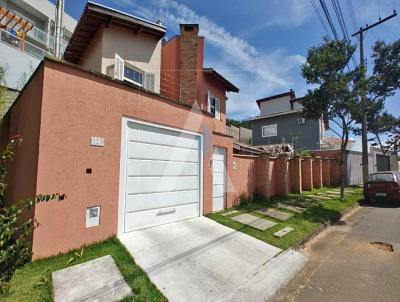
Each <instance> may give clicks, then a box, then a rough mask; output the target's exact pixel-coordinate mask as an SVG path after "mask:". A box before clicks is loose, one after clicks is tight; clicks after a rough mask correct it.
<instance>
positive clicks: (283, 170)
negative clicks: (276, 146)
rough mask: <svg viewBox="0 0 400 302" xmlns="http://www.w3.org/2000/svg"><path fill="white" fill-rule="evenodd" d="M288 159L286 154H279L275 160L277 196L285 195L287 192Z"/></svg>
mask: <svg viewBox="0 0 400 302" xmlns="http://www.w3.org/2000/svg"><path fill="white" fill-rule="evenodd" d="M287 162H288V160H287V157H286V156H284V155H283V156H280V157H279V158H278V159H277V160H276V167H275V170H276V177H277V179H276V180H275V190H274V191H275V192H276V195H278V196H287V195H288V194H289V179H288V178H289V173H288V172H289V171H288V163H287Z"/></svg>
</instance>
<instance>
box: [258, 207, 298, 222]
mask: <svg viewBox="0 0 400 302" xmlns="http://www.w3.org/2000/svg"><path fill="white" fill-rule="evenodd" d="M256 212H257V213H260V214H263V215H266V216H268V217H272V218H275V219H278V220H282V221H286V220H289V219H290V218H292V217H293V214H289V213H285V212H282V211H279V210H275V209H269V208H262V209H259V210H258V211H256Z"/></svg>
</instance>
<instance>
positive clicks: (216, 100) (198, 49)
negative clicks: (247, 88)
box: [161, 24, 239, 132]
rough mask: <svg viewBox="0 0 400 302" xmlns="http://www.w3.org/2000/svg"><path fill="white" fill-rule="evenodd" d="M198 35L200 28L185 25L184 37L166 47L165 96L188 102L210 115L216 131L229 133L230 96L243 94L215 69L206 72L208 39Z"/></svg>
mask: <svg viewBox="0 0 400 302" xmlns="http://www.w3.org/2000/svg"><path fill="white" fill-rule="evenodd" d="M198 33H199V26H198V25H197V24H181V26H180V35H176V36H174V37H172V38H171V39H169V40H168V41H166V42H165V43H163V46H162V60H161V94H163V95H166V96H169V97H171V98H173V99H184V100H188V101H189V102H190V103H191V104H193V106H194V107H195V108H199V109H200V110H203V111H207V112H209V113H210V114H211V115H213V116H214V117H215V120H214V125H215V129H216V130H218V131H219V132H225V126H226V102H227V97H226V92H228V91H231V92H239V88H237V87H236V86H235V85H233V84H232V83H231V82H229V81H228V80H227V79H225V78H224V77H223V76H222V75H220V74H219V73H218V72H217V71H215V70H214V69H213V68H204V66H203V57H204V37H200V36H198ZM193 58H196V60H193Z"/></svg>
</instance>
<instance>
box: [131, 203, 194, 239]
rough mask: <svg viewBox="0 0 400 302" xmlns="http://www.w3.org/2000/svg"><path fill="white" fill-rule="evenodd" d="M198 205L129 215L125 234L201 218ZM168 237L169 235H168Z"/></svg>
mask: <svg viewBox="0 0 400 302" xmlns="http://www.w3.org/2000/svg"><path fill="white" fill-rule="evenodd" d="M198 213H199V210H198V204H188V205H182V206H179V207H172V208H164V209H155V210H149V211H141V212H133V213H127V214H126V218H125V232H131V231H134V230H137V229H142V228H146V227H151V226H155V225H159V224H164V223H170V222H174V221H178V220H183V219H189V218H194V217H197V216H199V214H198ZM166 236H168V234H166Z"/></svg>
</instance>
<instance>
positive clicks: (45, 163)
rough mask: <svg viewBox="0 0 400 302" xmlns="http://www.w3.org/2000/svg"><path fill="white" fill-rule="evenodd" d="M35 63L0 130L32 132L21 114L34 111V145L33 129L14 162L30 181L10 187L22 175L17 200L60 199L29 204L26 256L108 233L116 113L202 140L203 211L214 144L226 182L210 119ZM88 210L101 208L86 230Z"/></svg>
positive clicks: (113, 210) (113, 199) (112, 222)
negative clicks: (31, 216)
mask: <svg viewBox="0 0 400 302" xmlns="http://www.w3.org/2000/svg"><path fill="white" fill-rule="evenodd" d="M43 64H44V65H43V66H42V67H41V68H42V69H41V70H40V72H37V73H36V74H35V75H34V77H33V79H32V81H31V82H30V83H29V84H28V85H27V87H26V88H25V90H24V91H26V93H23V94H22V95H21V97H20V98H19V100H18V101H17V104H19V105H18V106H20V107H18V106H17V105H14V107H13V109H12V110H11V113H10V117H11V118H10V120H9V123H8V127H7V129H3V131H6V132H7V131H10V130H8V129H16V130H15V131H14V132H15V133H20V131H19V129H21V128H20V127H21V123H22V124H24V123H25V125H27V128H33V127H32V126H31V121H30V116H25V115H27V114H29V115H30V114H35V112H37V113H36V115H35V116H36V117H37V118H39V117H40V121H38V123H37V126H38V127H39V125H40V137H39V140H38V138H37V134H38V133H39V130H38V129H37V134H36V138H35V136H31V137H30V136H29V135H27V136H28V139H32V140H34V139H35V141H34V142H32V143H29V144H27V145H26V147H25V148H27V151H26V152H25V153H24V155H23V159H20V160H18V161H17V162H18V165H21V171H25V170H22V169H25V167H23V168H22V166H23V164H24V165H28V166H29V165H33V164H34V163H35V161H36V162H37V173H36V177H35V175H30V174H27V175H26V176H24V177H23V178H14V179H13V181H11V182H10V190H15V191H18V192H20V188H19V187H20V186H21V185H20V183H21V179H25V178H26V179H27V180H29V181H27V185H29V186H33V187H32V188H30V190H27V192H26V193H24V195H30V196H31V195H34V193H36V194H39V193H55V192H60V193H65V194H67V196H68V199H67V200H66V201H64V202H62V203H47V204H39V205H38V206H36V208H35V218H36V219H37V220H38V221H39V223H40V227H38V228H37V229H36V230H35V231H34V234H33V252H34V258H40V257H45V256H48V255H51V254H54V253H58V252H64V251H67V250H69V249H72V248H77V247H79V246H81V245H82V244H87V243H90V242H93V241H97V240H102V239H104V238H107V237H108V236H111V235H113V234H116V232H117V221H118V200H119V167H120V146H121V118H122V117H123V116H126V117H132V118H136V119H140V120H144V121H148V122H152V123H157V124H162V125H167V126H170V127H175V128H178V129H186V130H190V131H194V132H198V133H202V134H203V135H204V171H203V175H204V179H203V181H204V187H203V196H204V205H203V211H204V213H209V212H211V209H212V171H211V159H212V153H213V147H214V146H220V147H223V148H226V150H227V178H228V179H231V175H232V169H233V168H232V167H233V165H232V150H233V141H232V138H230V137H227V136H223V135H216V134H213V131H214V129H213V118H211V117H210V116H209V115H208V114H203V113H202V112H199V111H194V110H192V108H190V107H188V106H186V105H182V104H180V103H179V102H173V101H169V100H167V99H164V98H162V97H160V96H158V95H156V94H154V95H153V94H149V93H146V92H144V91H139V90H137V89H136V88H133V87H130V86H128V85H124V84H121V83H117V82H115V81H112V80H110V79H106V78H104V77H101V76H97V75H94V74H92V73H89V72H86V71H83V70H81V69H78V68H76V67H72V66H70V65H66V64H62V63H59V62H55V61H52V60H50V59H45V61H44V63H43ZM40 75H43V76H42V77H43V84H42V83H41V82H40V81H39V80H38V77H39V76H40ZM33 85H35V86H33ZM41 89H43V95H42V96H41V93H42V92H41V91H42V90H41ZM28 92H29V93H28ZM32 99H33V100H36V99H37V100H38V101H36V102H35V101H32ZM40 101H41V102H40ZM17 108H18V109H17ZM39 113H41V114H39ZM28 126H29V127H28ZM33 129H34V128H33ZM33 129H31V131H32V130H33ZM28 130H29V129H28ZM23 134H25V133H23ZM92 136H100V137H104V139H105V147H103V148H99V147H90V146H89V140H90V137H92ZM38 141H39V143H38ZM88 168H90V169H92V174H87V173H86V169H88ZM33 174H35V173H34V171H33ZM231 186H232V182H228V183H227V201H226V203H227V206H228V207H230V206H232V204H233V189H232V187H231ZM19 194H20V195H19V196H22V194H21V193H19ZM94 205H98V206H101V224H100V226H98V227H92V228H86V226H85V212H86V208H87V207H89V206H94Z"/></svg>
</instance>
